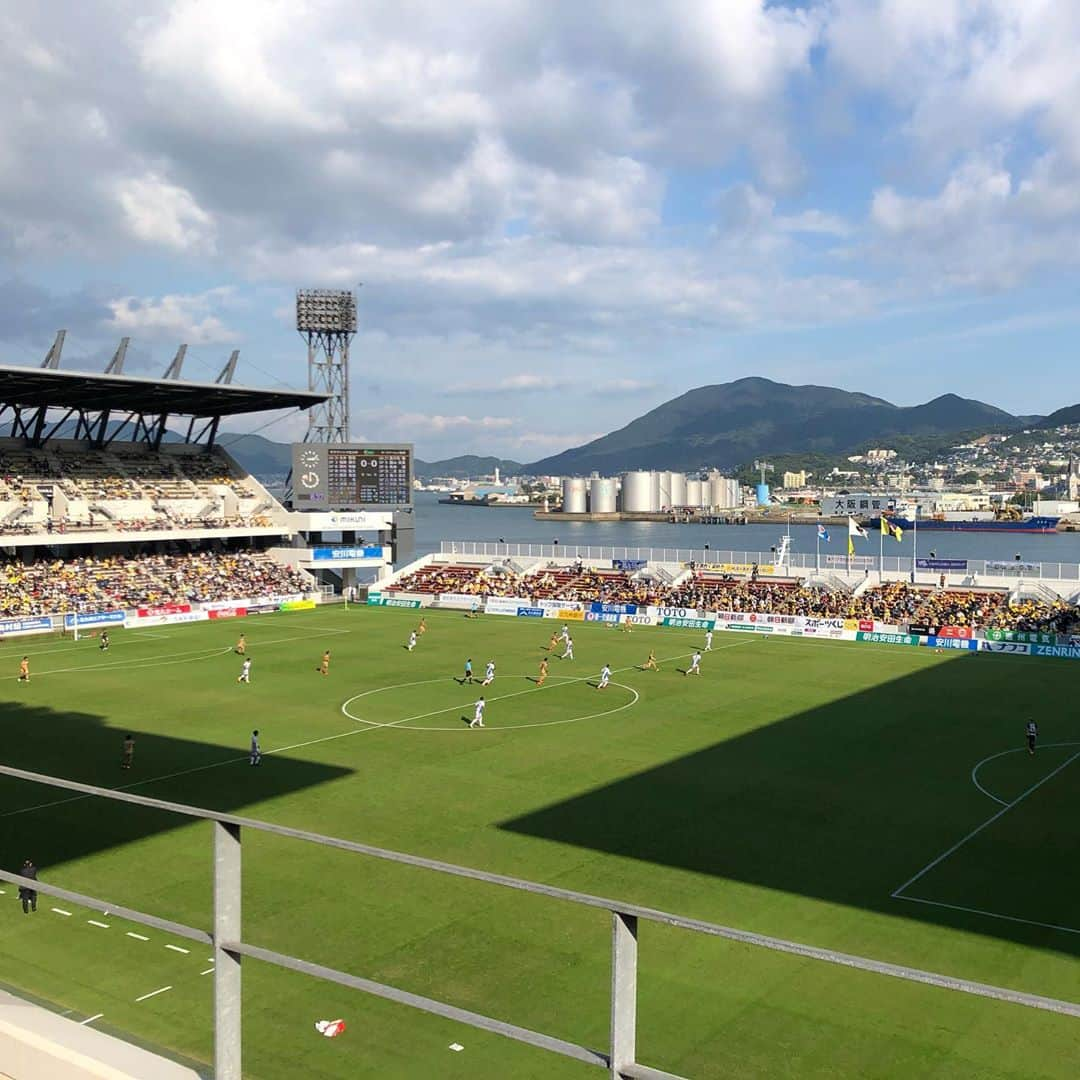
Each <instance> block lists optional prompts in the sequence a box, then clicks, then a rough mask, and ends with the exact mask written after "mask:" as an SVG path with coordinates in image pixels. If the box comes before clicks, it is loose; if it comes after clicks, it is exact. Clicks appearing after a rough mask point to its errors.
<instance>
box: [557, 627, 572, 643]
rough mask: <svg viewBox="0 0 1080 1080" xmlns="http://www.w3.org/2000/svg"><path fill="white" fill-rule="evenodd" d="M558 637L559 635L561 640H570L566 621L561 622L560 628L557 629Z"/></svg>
mask: <svg viewBox="0 0 1080 1080" xmlns="http://www.w3.org/2000/svg"><path fill="white" fill-rule="evenodd" d="M559 637H561V638H562V639H563V641H569V640H570V627H568V626H567V625H566V623H563V624H562V629H561V630H560V631H559Z"/></svg>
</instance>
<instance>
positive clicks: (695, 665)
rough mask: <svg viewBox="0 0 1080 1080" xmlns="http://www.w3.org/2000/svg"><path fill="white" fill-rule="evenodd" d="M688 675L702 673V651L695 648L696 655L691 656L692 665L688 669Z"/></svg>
mask: <svg viewBox="0 0 1080 1080" xmlns="http://www.w3.org/2000/svg"><path fill="white" fill-rule="evenodd" d="M686 674H687V675H700V674H701V653H699V652H697V651H696V650H695V652H694V655H693V656H691V657H690V667H689V668H687V670H686Z"/></svg>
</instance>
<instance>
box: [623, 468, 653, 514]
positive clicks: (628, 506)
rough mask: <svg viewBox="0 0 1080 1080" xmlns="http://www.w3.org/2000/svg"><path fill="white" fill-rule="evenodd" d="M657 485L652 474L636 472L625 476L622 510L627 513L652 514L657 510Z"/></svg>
mask: <svg viewBox="0 0 1080 1080" xmlns="http://www.w3.org/2000/svg"><path fill="white" fill-rule="evenodd" d="M655 498H656V484H655V480H654V476H653V474H652V473H651V472H642V471H640V470H636V471H634V472H628V473H624V474H623V480H622V508H623V510H625V511H626V512H627V513H631V514H635V513H638V514H640V513H651V512H652V511H653V510H655V509H656V503H655V502H654V499H655Z"/></svg>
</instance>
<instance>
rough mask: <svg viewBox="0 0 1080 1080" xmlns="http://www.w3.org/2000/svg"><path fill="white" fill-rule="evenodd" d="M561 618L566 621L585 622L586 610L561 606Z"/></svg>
mask: <svg viewBox="0 0 1080 1080" xmlns="http://www.w3.org/2000/svg"><path fill="white" fill-rule="evenodd" d="M559 618H560V619H562V620H564V621H565V622H584V621H585V612H584V611H576V610H574V609H573V608H559Z"/></svg>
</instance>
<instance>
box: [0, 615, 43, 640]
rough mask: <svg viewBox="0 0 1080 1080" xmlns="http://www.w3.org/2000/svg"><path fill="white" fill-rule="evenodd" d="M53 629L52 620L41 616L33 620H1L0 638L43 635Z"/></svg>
mask: <svg viewBox="0 0 1080 1080" xmlns="http://www.w3.org/2000/svg"><path fill="white" fill-rule="evenodd" d="M51 629H52V619H50V618H49V616H48V615H41V616H38V617H37V618H33V619H0V636H3V637H10V636H12V635H16V634H43V633H45V632H46V631H48V630H51Z"/></svg>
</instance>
